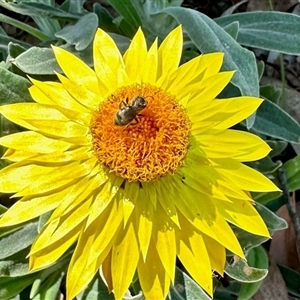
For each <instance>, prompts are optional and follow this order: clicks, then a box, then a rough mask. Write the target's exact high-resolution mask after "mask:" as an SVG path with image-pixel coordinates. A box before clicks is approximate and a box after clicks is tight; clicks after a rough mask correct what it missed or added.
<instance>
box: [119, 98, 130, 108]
mask: <svg viewBox="0 0 300 300" xmlns="http://www.w3.org/2000/svg"><path fill="white" fill-rule="evenodd" d="M122 104H123V105H124V106H125V107H126V106H129V105H128V97H126V100H125V101H124V100H122V102H121V103H120V104H119V109H122V107H123V106H122Z"/></svg>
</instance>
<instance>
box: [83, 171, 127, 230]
mask: <svg viewBox="0 0 300 300" xmlns="http://www.w3.org/2000/svg"><path fill="white" fill-rule="evenodd" d="M122 183H123V179H122V178H120V177H117V176H110V177H109V180H107V181H106V182H105V183H104V184H103V185H102V186H101V189H99V190H98V191H97V194H96V197H95V200H94V202H93V204H92V205H91V207H90V212H89V216H88V219H87V225H86V226H89V225H90V224H91V223H92V222H94V221H95V220H96V219H97V218H98V217H99V215H100V214H101V213H102V212H103V210H105V208H106V207H107V206H108V205H109V203H110V202H111V201H112V199H113V198H114V196H115V195H116V193H117V192H118V189H119V188H120V186H121V184H122Z"/></svg>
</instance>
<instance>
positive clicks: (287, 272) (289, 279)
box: [278, 265, 300, 298]
mask: <svg viewBox="0 0 300 300" xmlns="http://www.w3.org/2000/svg"><path fill="white" fill-rule="evenodd" d="M278 267H279V269H280V272H281V275H282V277H283V279H284V281H285V284H286V287H287V290H288V292H289V294H291V295H293V296H295V297H297V298H300V288H299V287H300V284H299V283H300V273H299V272H297V271H295V270H292V269H290V268H288V267H286V266H281V265H278Z"/></svg>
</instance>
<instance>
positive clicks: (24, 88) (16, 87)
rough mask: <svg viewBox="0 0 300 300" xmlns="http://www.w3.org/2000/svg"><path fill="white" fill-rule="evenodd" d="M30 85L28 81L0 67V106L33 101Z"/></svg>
mask: <svg viewBox="0 0 300 300" xmlns="http://www.w3.org/2000/svg"><path fill="white" fill-rule="evenodd" d="M30 85H31V84H30V82H29V81H28V80H27V79H25V78H23V77H21V76H19V75H16V74H13V73H11V72H9V71H8V70H6V69H4V68H1V67H0V104H1V105H3V104H11V103H18V102H27V101H28V102H30V101H32V98H31V96H30V94H29V92H28V88H29V87H30Z"/></svg>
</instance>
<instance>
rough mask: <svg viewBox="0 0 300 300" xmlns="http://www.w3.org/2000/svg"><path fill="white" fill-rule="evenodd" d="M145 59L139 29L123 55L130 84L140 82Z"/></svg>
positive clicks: (141, 34) (143, 39)
mask: <svg viewBox="0 0 300 300" xmlns="http://www.w3.org/2000/svg"><path fill="white" fill-rule="evenodd" d="M146 58H147V45H146V40H145V37H144V34H143V31H142V30H141V28H139V29H138V31H137V33H136V34H135V36H134V37H133V39H132V41H131V43H130V45H129V48H128V49H127V51H126V52H125V54H124V62H125V66H126V72H127V74H128V77H129V78H130V83H135V82H141V80H142V78H143V73H145V69H144V67H143V66H144V64H145V62H146Z"/></svg>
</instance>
